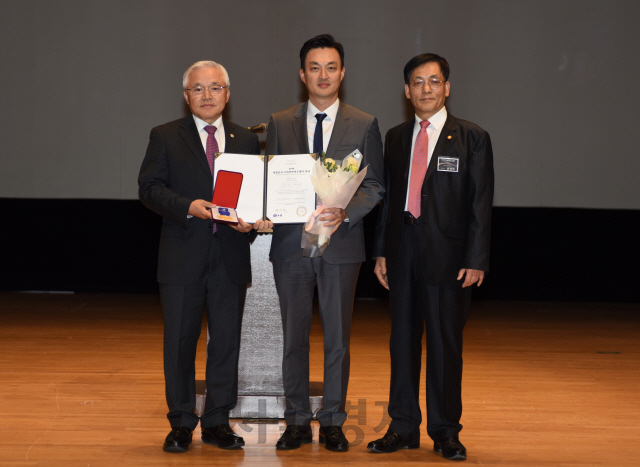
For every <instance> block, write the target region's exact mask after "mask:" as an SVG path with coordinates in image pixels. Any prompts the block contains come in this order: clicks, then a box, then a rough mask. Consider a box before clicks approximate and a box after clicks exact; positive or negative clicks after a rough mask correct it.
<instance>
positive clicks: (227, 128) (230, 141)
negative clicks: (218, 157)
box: [222, 118, 238, 153]
mask: <svg viewBox="0 0 640 467" xmlns="http://www.w3.org/2000/svg"><path fill="white" fill-rule="evenodd" d="M222 122H223V124H224V152H230V153H237V152H238V150H237V149H236V148H237V147H238V143H237V142H236V139H237V138H236V135H235V134H234V127H233V126H232V125H231V122H228V121H227V120H226V119H224V118H223V119H222Z"/></svg>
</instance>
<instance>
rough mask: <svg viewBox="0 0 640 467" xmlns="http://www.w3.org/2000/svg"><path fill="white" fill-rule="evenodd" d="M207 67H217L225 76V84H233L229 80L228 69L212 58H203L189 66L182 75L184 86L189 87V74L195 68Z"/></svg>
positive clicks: (184, 87)
mask: <svg viewBox="0 0 640 467" xmlns="http://www.w3.org/2000/svg"><path fill="white" fill-rule="evenodd" d="M207 67H212V68H217V69H218V70H219V71H220V72H221V73H222V76H223V77H224V84H225V86H227V87H229V86H231V83H230V82H229V73H227V70H226V69H225V68H224V67H223V66H222V65H220V64H219V63H216V62H214V61H211V60H202V61H200V62H196V63H194V64H193V65H191V66H190V67H189V68H187V71H185V72H184V75H182V88H183V89H187V84H188V83H189V75H190V74H191V72H192V71H193V70H196V69H198V68H207Z"/></svg>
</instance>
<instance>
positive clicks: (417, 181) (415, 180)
mask: <svg viewBox="0 0 640 467" xmlns="http://www.w3.org/2000/svg"><path fill="white" fill-rule="evenodd" d="M428 126H429V121H428V120H423V121H421V122H420V131H419V132H418V137H417V138H416V144H415V145H414V148H413V160H412V162H411V178H410V182H409V202H408V205H407V208H408V209H409V212H410V213H411V215H412V216H413V217H415V218H416V219H417V218H419V217H420V193H421V191H422V182H424V175H425V174H426V173H427V165H428V164H429V135H428V134H427V127H428Z"/></svg>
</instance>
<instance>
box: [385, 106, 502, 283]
mask: <svg viewBox="0 0 640 467" xmlns="http://www.w3.org/2000/svg"><path fill="white" fill-rule="evenodd" d="M414 124H415V120H414V119H412V120H410V121H408V122H405V123H403V124H401V125H398V126H397V127H395V128H392V129H391V130H389V131H388V133H387V136H386V138H385V168H384V170H385V183H386V188H387V193H386V196H385V199H384V201H383V204H382V209H381V211H380V216H379V217H378V224H377V228H376V240H375V247H374V254H375V256H384V257H385V258H386V263H387V271H393V269H394V267H395V264H396V259H397V257H398V252H399V251H400V247H401V245H400V239H401V237H402V228H403V225H404V221H403V215H404V206H405V201H406V196H407V189H408V180H409V163H410V160H411V143H412V137H413V128H414ZM438 157H454V158H457V159H458V160H459V165H458V171H457V172H447V171H438V170H437V167H438ZM493 178H494V176H493V152H492V150H491V139H490V138H489V134H488V133H487V132H486V131H484V130H483V129H482V128H480V127H479V126H477V125H475V124H473V123H471V122H467V121H465V120H459V119H457V118H455V117H454V116H453V115H451V114H448V116H447V120H446V121H445V124H444V127H443V129H442V132H441V133H440V137H439V138H438V142H437V143H436V146H435V149H434V151H433V155H432V157H431V161H430V163H429V167H428V168H427V173H426V175H425V179H424V182H423V185H422V192H421V194H422V198H421V202H420V212H421V215H420V257H421V260H422V269H423V272H424V274H425V277H426V280H427V282H428V283H429V284H431V285H454V284H455V283H456V277H457V276H458V272H459V271H460V269H462V268H469V269H478V270H481V271H489V241H490V236H491V209H492V204H493Z"/></svg>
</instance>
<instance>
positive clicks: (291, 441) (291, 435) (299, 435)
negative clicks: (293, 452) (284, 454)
mask: <svg viewBox="0 0 640 467" xmlns="http://www.w3.org/2000/svg"><path fill="white" fill-rule="evenodd" d="M310 442H311V427H310V426H309V425H287V429H286V430H284V433H282V436H280V439H279V440H278V442H277V443H276V449H298V448H299V447H300V445H302V444H309V443H310Z"/></svg>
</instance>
